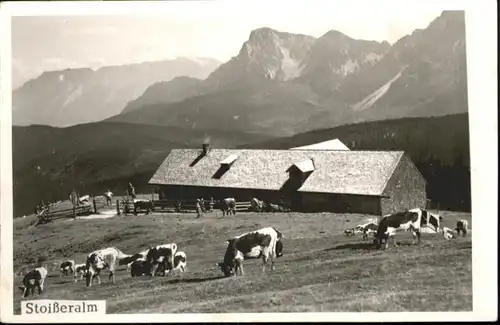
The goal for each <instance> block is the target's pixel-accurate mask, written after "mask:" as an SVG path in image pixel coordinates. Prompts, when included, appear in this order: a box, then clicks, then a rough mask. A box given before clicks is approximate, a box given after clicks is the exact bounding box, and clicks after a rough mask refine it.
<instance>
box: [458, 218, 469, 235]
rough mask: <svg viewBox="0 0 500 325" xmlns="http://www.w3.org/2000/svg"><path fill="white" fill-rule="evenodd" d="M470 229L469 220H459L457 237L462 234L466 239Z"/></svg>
mask: <svg viewBox="0 0 500 325" xmlns="http://www.w3.org/2000/svg"><path fill="white" fill-rule="evenodd" d="M468 228H469V222H468V221H467V220H458V221H457V227H456V228H455V230H456V231H457V235H458V236H460V233H462V235H463V236H464V237H465V236H467V231H468Z"/></svg>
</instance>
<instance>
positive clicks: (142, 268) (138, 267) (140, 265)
mask: <svg viewBox="0 0 500 325" xmlns="http://www.w3.org/2000/svg"><path fill="white" fill-rule="evenodd" d="M150 272H151V265H150V264H149V263H148V262H147V261H146V259H145V258H139V259H137V260H135V261H133V262H132V263H131V266H130V275H131V276H132V277H137V276H141V275H151V273H150Z"/></svg>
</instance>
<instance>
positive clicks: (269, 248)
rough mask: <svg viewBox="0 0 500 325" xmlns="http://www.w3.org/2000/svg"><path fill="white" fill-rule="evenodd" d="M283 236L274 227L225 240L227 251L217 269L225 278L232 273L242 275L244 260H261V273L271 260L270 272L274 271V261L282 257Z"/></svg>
mask: <svg viewBox="0 0 500 325" xmlns="http://www.w3.org/2000/svg"><path fill="white" fill-rule="evenodd" d="M282 239H283V235H282V234H281V232H279V231H278V230H276V229H275V228H274V227H267V228H262V229H259V230H256V231H252V232H248V233H245V234H242V235H240V236H237V237H234V238H231V239H228V240H227V249H226V253H225V255H224V260H223V262H222V263H218V266H219V268H220V269H221V271H222V272H223V273H224V275H225V276H230V275H231V274H232V273H233V270H234V275H237V273H238V270H239V271H240V275H243V261H244V260H245V259H257V258H262V261H263V264H262V271H263V272H264V271H265V267H266V264H267V263H268V261H269V260H271V270H273V269H274V260H275V259H277V258H279V257H281V256H283V243H282Z"/></svg>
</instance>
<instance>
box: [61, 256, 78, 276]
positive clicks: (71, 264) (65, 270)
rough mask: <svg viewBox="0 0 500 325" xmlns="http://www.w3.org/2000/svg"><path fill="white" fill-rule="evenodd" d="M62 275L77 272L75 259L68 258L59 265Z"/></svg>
mask: <svg viewBox="0 0 500 325" xmlns="http://www.w3.org/2000/svg"><path fill="white" fill-rule="evenodd" d="M59 271H60V276H63V275H64V276H67V275H68V274H73V273H74V272H75V261H74V260H66V261H64V262H62V263H61V265H59Z"/></svg>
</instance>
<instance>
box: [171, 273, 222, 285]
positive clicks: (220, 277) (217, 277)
mask: <svg viewBox="0 0 500 325" xmlns="http://www.w3.org/2000/svg"><path fill="white" fill-rule="evenodd" d="M225 278H226V277H225V276H223V275H222V276H221V275H217V276H211V277H208V278H186V279H182V278H180V279H173V280H170V281H168V283H172V284H175V283H202V282H207V281H213V280H220V279H225Z"/></svg>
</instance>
